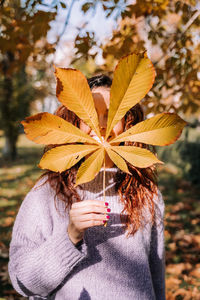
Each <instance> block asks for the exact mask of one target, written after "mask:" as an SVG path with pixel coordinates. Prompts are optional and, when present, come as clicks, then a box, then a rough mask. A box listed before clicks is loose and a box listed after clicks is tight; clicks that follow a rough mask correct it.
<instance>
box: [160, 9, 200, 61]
mask: <svg viewBox="0 0 200 300" xmlns="http://www.w3.org/2000/svg"><path fill="white" fill-rule="evenodd" d="M199 15H200V10H197V11H196V12H195V13H194V15H193V16H192V18H191V19H190V20H189V21H188V22H187V24H185V26H184V28H183V31H182V33H181V36H180V38H181V37H182V36H183V35H184V33H185V32H186V31H187V30H188V28H189V27H190V26H191V25H192V23H193V22H194V21H195V20H196V19H197V18H198V16H199ZM175 44H176V41H174V39H173V40H171V41H170V42H169V44H168V46H167V49H168V51H167V52H169V51H170V50H172V48H173V47H174V46H175ZM167 55H168V53H166V54H163V55H162V56H161V57H160V59H159V60H158V61H157V62H155V63H154V65H157V64H158V63H159V62H160V61H161V60H162V59H163V58H165V57H166V56H167Z"/></svg>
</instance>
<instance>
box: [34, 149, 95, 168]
mask: <svg viewBox="0 0 200 300" xmlns="http://www.w3.org/2000/svg"><path fill="white" fill-rule="evenodd" d="M97 149H99V147H98V146H95V145H66V146H65V145H64V146H59V147H55V148H53V149H51V150H49V151H47V152H45V153H44V155H43V157H42V159H41V160H40V163H39V167H40V168H41V169H49V170H52V171H54V172H63V171H65V170H67V169H69V168H71V167H72V166H74V165H75V164H76V163H77V162H79V160H81V158H83V157H84V156H86V155H88V154H90V153H91V152H94V151H95V150H97Z"/></svg>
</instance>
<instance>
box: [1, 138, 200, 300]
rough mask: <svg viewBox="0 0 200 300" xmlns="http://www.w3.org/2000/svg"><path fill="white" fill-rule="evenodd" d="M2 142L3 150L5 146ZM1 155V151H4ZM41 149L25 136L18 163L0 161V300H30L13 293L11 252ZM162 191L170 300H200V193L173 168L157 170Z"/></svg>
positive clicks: (167, 166) (168, 297)
mask: <svg viewBox="0 0 200 300" xmlns="http://www.w3.org/2000/svg"><path fill="white" fill-rule="evenodd" d="M3 143H4V141H3V138H2V137H0V148H2V146H3ZM0 150H1V149H0ZM42 152H43V148H42V147H40V146H38V145H36V144H35V143H32V142H30V141H29V140H27V139H26V137H25V136H24V135H23V134H22V135H20V138H19V141H18V158H17V160H16V161H15V162H8V161H4V160H3V158H2V157H1V156H0V165H1V169H0V191H1V192H0V241H1V242H0V300H1V299H9V300H13V299H16V300H18V299H26V298H24V297H22V296H20V295H19V294H18V293H17V292H16V291H14V290H13V288H12V285H11V282H10V280H9V276H8V270H7V263H8V249H9V243H10V239H11V233H12V227H13V224H14V220H15V217H16V214H17V212H18V209H19V207H20V205H21V202H22V200H23V199H24V197H25V195H26V194H27V192H28V191H29V190H30V189H31V188H32V186H33V185H34V183H35V181H36V179H37V178H38V177H39V175H40V174H41V173H42V171H41V170H40V169H39V168H38V167H37V164H38V163H39V160H40V158H41V156H42ZM158 171H159V188H160V190H161V192H162V194H163V197H164V201H165V205H166V209H165V248H166V288H167V299H168V300H173V299H175V300H179V299H185V300H187V299H194V300H196V299H199V298H198V297H199V294H200V263H199V261H198V255H199V250H200V223H199V219H200V218H199V217H200V207H199V204H198V200H199V196H200V192H199V190H198V189H197V187H195V186H194V185H192V184H191V183H190V182H189V181H188V180H185V179H184V178H182V177H181V175H180V173H179V172H178V171H177V169H176V167H175V166H174V165H173V164H165V165H163V166H161V167H159V170H158Z"/></svg>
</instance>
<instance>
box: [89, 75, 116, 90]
mask: <svg viewBox="0 0 200 300" xmlns="http://www.w3.org/2000/svg"><path fill="white" fill-rule="evenodd" d="M87 81H88V84H89V87H90V89H91V90H92V89H93V88H94V87H98V86H105V87H111V85H112V79H111V78H110V77H109V76H107V75H104V74H101V75H96V76H93V77H91V78H87Z"/></svg>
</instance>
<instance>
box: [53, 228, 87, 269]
mask: <svg viewBox="0 0 200 300" xmlns="http://www.w3.org/2000/svg"><path fill="white" fill-rule="evenodd" d="M56 239H57V242H56V244H57V248H56V249H55V250H56V252H57V256H59V257H60V259H61V260H62V261H61V264H62V265H64V266H65V267H66V268H67V269H68V270H69V271H70V270H72V269H73V267H74V266H75V265H76V264H77V263H78V262H79V261H81V260H82V259H83V258H84V257H86V256H87V246H86V243H85V241H84V240H81V241H80V242H78V243H77V244H76V245H74V244H73V242H72V241H71V240H70V238H69V236H68V234H67V230H65V231H64V232H61V233H59V234H58V236H57V237H56Z"/></svg>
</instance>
